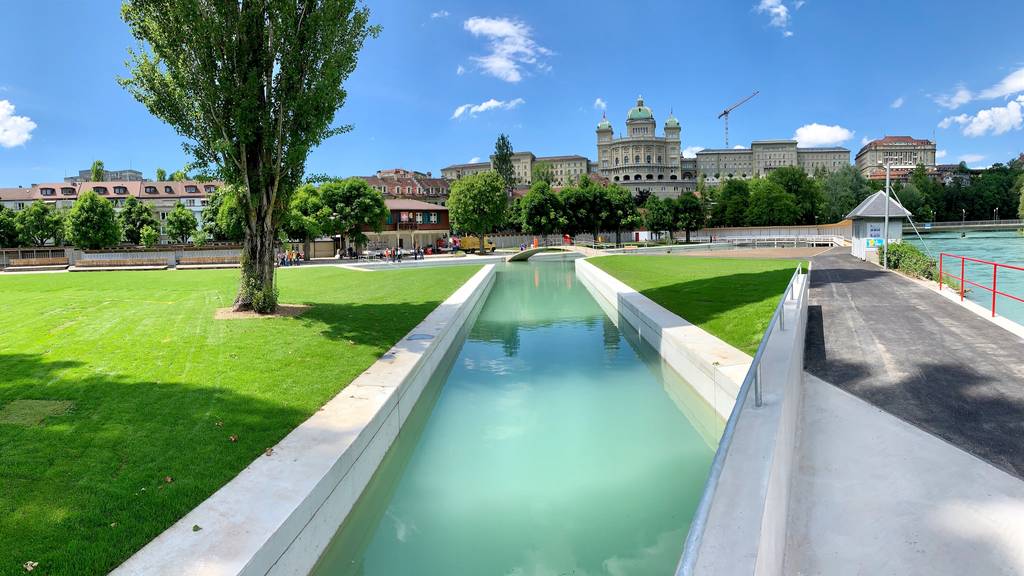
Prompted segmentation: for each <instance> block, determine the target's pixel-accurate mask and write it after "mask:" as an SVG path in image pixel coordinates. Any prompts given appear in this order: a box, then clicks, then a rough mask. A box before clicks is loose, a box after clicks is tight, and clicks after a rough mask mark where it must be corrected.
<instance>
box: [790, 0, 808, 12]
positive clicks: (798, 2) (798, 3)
mask: <svg viewBox="0 0 1024 576" xmlns="http://www.w3.org/2000/svg"><path fill="white" fill-rule="evenodd" d="M804 4H807V2H804V0H796V2H793V7H794V8H796V9H797V10H799V9H801V8H803V7H804Z"/></svg>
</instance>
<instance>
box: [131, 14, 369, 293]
mask: <svg viewBox="0 0 1024 576" xmlns="http://www.w3.org/2000/svg"><path fill="white" fill-rule="evenodd" d="M121 15H122V18H123V19H124V20H125V22H127V23H128V26H129V28H130V30H131V32H132V35H133V36H135V38H137V39H138V40H140V41H141V42H142V43H143V48H142V49H140V50H137V51H133V52H131V54H130V59H129V75H128V77H126V78H121V79H120V80H119V81H120V83H121V85H122V86H124V87H125V88H126V89H127V90H128V91H129V92H130V93H131V94H132V95H133V96H134V97H135V98H136V99H137V100H138V101H139V102H141V103H143V104H144V105H145V106H146V108H148V109H149V111H150V112H151V113H152V114H153V115H155V116H156V117H158V118H160V119H161V120H163V121H165V122H167V123H168V124H170V125H171V126H172V127H173V128H174V129H175V130H176V131H177V132H178V133H179V134H180V135H181V136H183V137H184V138H185V139H186V144H185V146H186V150H187V151H188V152H190V153H191V154H192V156H193V157H194V160H195V161H194V162H193V164H192V165H193V166H195V167H197V168H199V169H200V170H202V169H205V168H208V167H211V166H215V167H216V171H217V173H219V175H220V176H221V178H222V179H223V180H224V181H225V182H226V183H228V184H234V185H237V186H239V190H240V191H244V192H243V193H240V194H238V205H239V208H240V209H241V212H242V213H243V214H244V215H245V220H244V223H245V240H244V243H243V249H242V258H241V261H242V282H241V284H240V287H239V292H238V296H237V297H236V299H235V307H236V309H248V308H253V307H254V306H253V303H254V302H258V303H259V304H260V307H262V308H267V309H264V310H258V311H260V312H269V311H272V310H273V309H274V308H275V307H276V294H277V291H276V288H275V287H274V261H275V247H274V243H275V241H276V239H277V232H278V228H279V226H280V224H281V221H282V219H283V218H284V217H285V214H286V212H287V211H288V206H289V196H290V195H291V193H292V192H293V191H294V190H295V189H296V188H298V186H299V185H300V183H301V182H302V178H303V176H304V173H305V166H306V158H307V157H308V155H309V152H310V150H312V149H313V148H314V147H316V146H317V145H319V144H320V143H321V142H322V141H323V140H324V139H326V138H328V137H330V136H333V135H335V134H340V133H343V132H346V131H348V130H349V129H350V126H347V125H334V117H335V112H336V111H337V110H338V109H339V108H341V107H342V106H343V105H344V103H345V98H346V95H347V94H346V91H345V89H344V86H343V84H344V81H345V80H346V79H347V78H348V76H349V75H350V74H351V73H352V71H353V70H355V67H356V61H357V54H358V53H359V51H360V49H361V48H362V46H363V42H364V41H365V39H366V38H367V37H368V36H371V35H372V36H375V35H376V34H377V33H378V30H379V28H377V27H375V26H371V25H370V24H369V19H370V12H369V9H368V8H366V7H365V6H363V5H362V4H361V3H359V2H358V1H357V0H321V1H317V2H299V3H298V4H297V3H296V2H295V1H294V0H264V1H262V2H171V1H168V0H125V1H124V3H123V4H122V8H121Z"/></svg>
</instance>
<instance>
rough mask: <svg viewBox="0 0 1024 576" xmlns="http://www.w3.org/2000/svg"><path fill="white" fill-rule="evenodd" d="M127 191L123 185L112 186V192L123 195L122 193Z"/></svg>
mask: <svg viewBox="0 0 1024 576" xmlns="http://www.w3.org/2000/svg"><path fill="white" fill-rule="evenodd" d="M127 193H128V189H127V188H125V187H124V186H114V194H121V195H124V194H127Z"/></svg>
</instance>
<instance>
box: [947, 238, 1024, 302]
mask: <svg viewBox="0 0 1024 576" xmlns="http://www.w3.org/2000/svg"><path fill="white" fill-rule="evenodd" d="M946 258H954V259H957V260H960V275H959V276H956V275H954V274H951V273H949V272H948V271H945V270H944V269H943V261H944V260H945V259H946ZM968 262H974V263H977V264H985V265H987V266H991V267H992V286H991V287H989V286H985V285H984V284H979V283H977V282H974V281H973V280H968V279H967V263H968ZM1000 268H1006V269H1007V270H1017V271H1018V272H1024V268H1022V267H1020V266H1012V265H1010V264H1001V263H999V262H990V261H988V260H980V259H978V258H971V257H969V256H960V255H959V254H947V253H945V252H941V253H939V290H940V291H941V290H942V280H943V279H944V278H946V277H949V278H953V279H956V280H958V281H959V282H960V290H959V292H960V301H961V302H963V300H964V291H965V290H966V289H967V285H968V284H970V285H971V286H975V287H977V288H981V289H982V290H986V291H988V292H991V293H992V317H993V318H995V316H996V298H997V297H998V296H1006V297H1007V298H1010V299H1013V300H1016V301H1017V302H1024V298H1020V297H1018V296H1014V295H1013V294H1007V293H1006V292H1000V291H999V269H1000Z"/></svg>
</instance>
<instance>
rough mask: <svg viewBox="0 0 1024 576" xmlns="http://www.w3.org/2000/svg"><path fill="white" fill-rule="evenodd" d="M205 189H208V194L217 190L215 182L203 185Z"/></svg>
mask: <svg viewBox="0 0 1024 576" xmlns="http://www.w3.org/2000/svg"><path fill="white" fill-rule="evenodd" d="M203 190H204V191H206V193H207V194H210V193H213V192H216V191H217V187H216V186H214V185H213V184H207V185H206V186H203Z"/></svg>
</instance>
